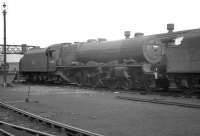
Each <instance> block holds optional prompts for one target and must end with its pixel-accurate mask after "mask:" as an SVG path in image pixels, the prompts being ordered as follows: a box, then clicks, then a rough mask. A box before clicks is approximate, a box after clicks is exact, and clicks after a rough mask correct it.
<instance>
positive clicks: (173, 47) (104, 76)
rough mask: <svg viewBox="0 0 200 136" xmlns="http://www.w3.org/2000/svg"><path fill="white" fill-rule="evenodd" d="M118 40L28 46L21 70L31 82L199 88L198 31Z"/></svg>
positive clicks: (108, 86) (127, 86)
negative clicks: (38, 46)
mask: <svg viewBox="0 0 200 136" xmlns="http://www.w3.org/2000/svg"><path fill="white" fill-rule="evenodd" d="M173 27H174V26H173V24H168V26H167V28H168V30H169V32H168V33H163V34H156V35H149V36H144V35H143V34H142V33H136V34H135V37H134V38H129V36H130V33H129V31H126V32H125V36H126V39H123V40H117V41H106V40H104V39H101V40H99V41H95V40H89V41H88V42H84V43H73V44H72V43H61V44H54V45H51V46H49V47H47V48H34V49H31V50H29V51H28V52H27V53H26V54H25V55H24V57H23V58H22V59H21V60H20V73H21V74H23V75H24V76H25V77H26V79H27V80H30V81H39V82H45V81H54V82H70V83H75V84H78V85H87V86H93V87H97V86H99V87H107V88H112V89H116V88H121V89H132V88H143V89H148V88H165V89H167V88H169V87H172V86H173V87H178V88H196V87H199V84H200V29H193V30H185V31H178V32H173Z"/></svg>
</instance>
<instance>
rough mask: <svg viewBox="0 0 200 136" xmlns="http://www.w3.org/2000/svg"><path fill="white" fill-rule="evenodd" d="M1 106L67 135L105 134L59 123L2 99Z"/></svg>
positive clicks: (96, 135) (88, 135) (91, 135)
mask: <svg viewBox="0 0 200 136" xmlns="http://www.w3.org/2000/svg"><path fill="white" fill-rule="evenodd" d="M0 106H1V107H3V108H5V109H9V110H11V111H14V112H16V113H18V114H21V115H23V116H25V117H28V118H30V119H31V120H36V121H39V122H43V123H46V124H49V125H51V126H52V127H55V128H58V129H60V130H62V132H64V133H65V134H66V135H70V136H77V135H78V136H103V135H100V134H97V133H93V132H90V131H87V130H83V129H80V128H76V127H73V126H70V125H67V124H63V123H59V122H56V121H53V120H50V119H47V118H43V117H40V116H38V115H35V114H33V113H29V112H27V111H24V110H21V109H19V108H16V107H13V106H11V105H8V104H6V103H3V102H1V101H0Z"/></svg>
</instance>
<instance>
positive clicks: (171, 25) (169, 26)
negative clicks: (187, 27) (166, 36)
mask: <svg viewBox="0 0 200 136" xmlns="http://www.w3.org/2000/svg"><path fill="white" fill-rule="evenodd" d="M167 30H168V33H172V32H173V30H174V24H167Z"/></svg>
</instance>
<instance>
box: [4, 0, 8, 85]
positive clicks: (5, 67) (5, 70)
mask: <svg viewBox="0 0 200 136" xmlns="http://www.w3.org/2000/svg"><path fill="white" fill-rule="evenodd" d="M6 13H7V12H6V4H5V2H4V3H3V21H4V46H3V54H4V65H3V87H4V88H6V87H7V77H6V76H7V63H6V62H7V61H6Z"/></svg>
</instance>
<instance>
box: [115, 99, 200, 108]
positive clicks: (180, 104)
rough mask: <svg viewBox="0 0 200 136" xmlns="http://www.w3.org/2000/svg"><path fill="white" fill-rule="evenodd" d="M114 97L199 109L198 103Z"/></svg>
mask: <svg viewBox="0 0 200 136" xmlns="http://www.w3.org/2000/svg"><path fill="white" fill-rule="evenodd" d="M116 98H118V99H122V100H130V101H137V102H146V103H155V104H163V105H173V106H180V107H186V108H196V109H200V105H198V104H189V103H181V102H172V101H164V100H159V99H144V98H136V97H127V96H116Z"/></svg>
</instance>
